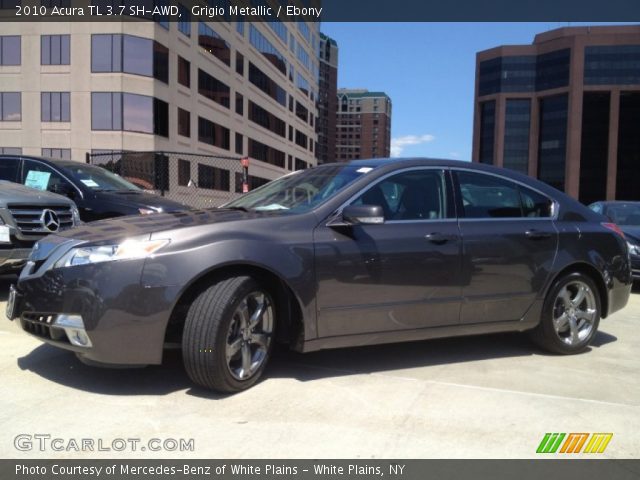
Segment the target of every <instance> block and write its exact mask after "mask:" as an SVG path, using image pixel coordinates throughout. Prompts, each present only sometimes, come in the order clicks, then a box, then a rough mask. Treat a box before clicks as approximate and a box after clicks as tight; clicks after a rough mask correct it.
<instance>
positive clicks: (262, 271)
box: [164, 263, 305, 349]
mask: <svg viewBox="0 0 640 480" xmlns="http://www.w3.org/2000/svg"><path fill="white" fill-rule="evenodd" d="M238 276H248V277H251V278H254V279H255V280H257V281H258V283H260V284H261V285H262V286H263V287H264V288H265V289H266V290H267V291H268V292H269V293H270V294H271V295H272V296H273V297H274V300H275V302H276V308H277V312H276V315H277V318H284V319H285V321H284V322H282V321H279V322H277V324H276V338H277V340H278V341H280V342H283V343H287V344H289V345H290V346H292V347H293V348H295V349H298V348H302V344H303V343H304V338H305V335H304V332H305V329H304V321H305V319H304V314H303V308H302V303H301V300H300V298H299V297H298V296H297V295H296V293H295V292H294V291H293V289H292V288H291V287H290V285H289V284H288V283H287V282H286V281H285V280H284V279H283V278H282V277H281V276H279V275H278V274H276V273H275V272H273V271H272V270H270V269H268V268H267V267H265V266H263V265H257V264H252V263H233V264H226V265H220V266H216V267H214V268H211V269H209V270H205V271H203V272H201V273H200V274H199V275H197V276H196V277H194V278H193V279H192V280H191V281H190V282H189V283H188V284H187V285H186V286H185V287H184V288H183V290H182V292H181V293H180V294H179V296H178V300H177V301H176V302H175V303H174V306H173V308H172V311H171V315H170V316H169V321H168V322H167V325H166V327H165V335H164V340H165V343H169V344H172V343H176V342H178V343H179V342H180V339H181V336H182V330H183V328H184V321H185V317H186V313H187V311H188V309H189V306H190V305H191V303H192V302H193V300H194V299H195V297H196V296H197V295H198V294H200V293H201V292H202V291H203V290H204V289H206V288H207V287H208V286H210V285H212V284H213V283H216V282H218V281H221V280H223V279H227V278H231V277H238Z"/></svg>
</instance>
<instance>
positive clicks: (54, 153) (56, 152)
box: [42, 148, 71, 160]
mask: <svg viewBox="0 0 640 480" xmlns="http://www.w3.org/2000/svg"><path fill="white" fill-rule="evenodd" d="M42 156H43V157H48V158H61V159H63V160H71V149H70V148H43V149H42Z"/></svg>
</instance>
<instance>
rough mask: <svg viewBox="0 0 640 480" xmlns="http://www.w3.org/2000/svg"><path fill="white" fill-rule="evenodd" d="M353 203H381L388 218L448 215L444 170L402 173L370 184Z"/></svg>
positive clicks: (402, 218)
mask: <svg viewBox="0 0 640 480" xmlns="http://www.w3.org/2000/svg"><path fill="white" fill-rule="evenodd" d="M353 204H355V205H379V206H381V207H382V209H383V210H384V217H385V219H386V220H435V219H439V218H445V217H446V216H447V195H446V187H445V179H444V173H443V172H442V171H441V170H413V171H409V172H403V173H398V174H396V175H393V176H391V177H389V178H386V179H384V180H382V181H380V182H378V183H377V184H375V185H374V186H373V187H371V188H369V189H368V190H367V191H366V192H364V193H363V194H362V195H361V196H360V197H358V198H357V199H356V200H355V201H354V202H353Z"/></svg>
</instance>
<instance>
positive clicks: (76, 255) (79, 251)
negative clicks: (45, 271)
mask: <svg viewBox="0 0 640 480" xmlns="http://www.w3.org/2000/svg"><path fill="white" fill-rule="evenodd" d="M168 243H169V240H167V239H163V240H131V239H130V240H125V241H124V242H122V243H119V244H115V245H100V246H95V247H76V248H72V249H71V250H69V251H68V252H67V253H66V254H65V255H64V256H63V257H62V258H61V259H60V260H58V261H57V262H56V264H55V265H54V268H62V267H74V266H76V265H88V264H90V263H102V262H113V261H117V260H133V259H136V258H145V257H148V256H150V255H153V254H154V253H156V252H157V251H158V250H160V249H161V248H162V247H164V246H165V245H167V244H168Z"/></svg>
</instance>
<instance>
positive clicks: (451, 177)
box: [7, 159, 632, 392]
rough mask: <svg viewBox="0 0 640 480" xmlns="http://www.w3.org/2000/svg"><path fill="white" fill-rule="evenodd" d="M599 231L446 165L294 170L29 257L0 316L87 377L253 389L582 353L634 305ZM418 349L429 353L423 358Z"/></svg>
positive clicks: (112, 225) (477, 172)
mask: <svg viewBox="0 0 640 480" xmlns="http://www.w3.org/2000/svg"><path fill="white" fill-rule="evenodd" d="M631 285H632V277H631V270H630V264H629V252H628V250H627V243H626V242H625V240H624V238H623V233H622V232H621V231H620V230H619V229H618V228H617V226H616V225H615V224H613V223H611V221H610V220H609V219H607V218H606V217H604V216H601V215H600V214H598V213H596V212H593V211H591V210H589V209H588V208H586V207H584V206H582V205H581V204H579V203H578V202H576V201H575V200H572V199H571V198H569V197H568V196H566V195H564V194H562V193H560V192H558V191H557V190H554V189H553V188H551V187H549V186H547V185H545V184H543V183H540V182H538V181H536V180H532V179H531V178H528V177H526V176H523V175H520V174H517V173H513V172H509V171H506V170H501V169H496V168H493V167H488V166H483V165H475V164H470V163H463V162H456V161H446V160H420V159H417V160H393V161H392V160H369V161H366V160H361V161H354V162H351V163H347V164H330V165H324V166H319V167H316V168H311V169H309V170H304V171H299V172H295V173H292V174H289V175H287V176H285V177H282V178H280V179H278V180H275V181H273V182H271V183H268V184H267V185H265V186H263V187H261V188H259V189H257V190H255V191H253V192H251V193H249V194H247V195H245V196H242V197H240V198H239V199H237V200H234V201H232V202H231V203H229V204H227V205H225V206H224V207H222V208H218V209H210V210H192V211H187V212H175V213H166V214H158V215H152V216H138V217H122V218H119V219H113V220H105V221H100V222H95V223H93V224H87V225H83V226H82V227H79V228H75V229H71V230H68V231H65V232H61V233H59V234H56V235H52V236H49V237H47V238H45V239H43V240H41V241H40V242H38V244H37V246H36V247H35V248H34V250H33V252H32V254H31V257H30V259H29V262H28V263H27V265H26V266H25V268H24V270H23V271H22V273H21V275H20V278H19V281H18V283H17V286H16V287H15V288H12V290H11V292H10V301H9V302H8V307H7V310H8V316H9V317H10V318H18V319H19V321H20V323H21V326H22V328H23V329H24V330H25V331H27V332H29V333H31V334H32V335H35V336H37V337H39V338H40V339H42V340H43V341H45V342H47V343H50V344H52V345H55V346H58V347H61V348H65V349H67V350H72V351H74V352H76V354H77V355H78V357H79V358H80V359H81V360H83V361H85V362H89V363H101V364H117V365H147V364H159V363H161V361H162V354H163V347H164V346H165V345H167V344H174V345H175V344H181V345H182V355H183V359H184V364H185V368H186V371H187V373H188V375H189V376H190V377H191V379H192V380H193V381H194V382H195V383H197V384H199V385H202V386H204V387H208V388H212V389H215V390H218V391H222V392H235V391H239V390H243V389H245V388H248V387H250V386H251V385H253V384H254V383H255V382H256V381H257V380H258V379H259V378H260V376H261V374H262V373H263V371H264V368H265V366H266V365H267V361H268V359H269V356H270V353H271V351H272V349H273V346H274V343H275V342H277V341H278V342H284V343H287V344H289V345H290V346H291V347H292V348H294V349H295V350H297V351H302V352H306V351H312V350H317V349H323V348H334V347H347V346H355V345H367V344H375V343H385V342H398V341H407V340H420V339H427V338H434V337H444V336H453V335H470V334H479V333H489V332H503V331H526V330H528V331H530V332H531V336H532V338H533V339H534V340H535V342H536V343H538V344H539V345H540V346H542V347H544V348H545V349H547V350H550V351H552V352H555V353H561V354H571V353H577V352H581V351H583V350H585V349H586V348H587V346H588V345H589V343H590V342H591V341H592V339H593V338H594V335H595V334H596V331H597V329H598V324H599V322H600V319H601V318H604V317H606V316H608V315H610V314H611V313H613V312H615V311H616V310H619V309H621V308H622V307H624V306H625V304H626V303H627V301H628V299H629V295H630V292H631ZM424 348H429V345H428V344H425V346H424Z"/></svg>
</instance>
